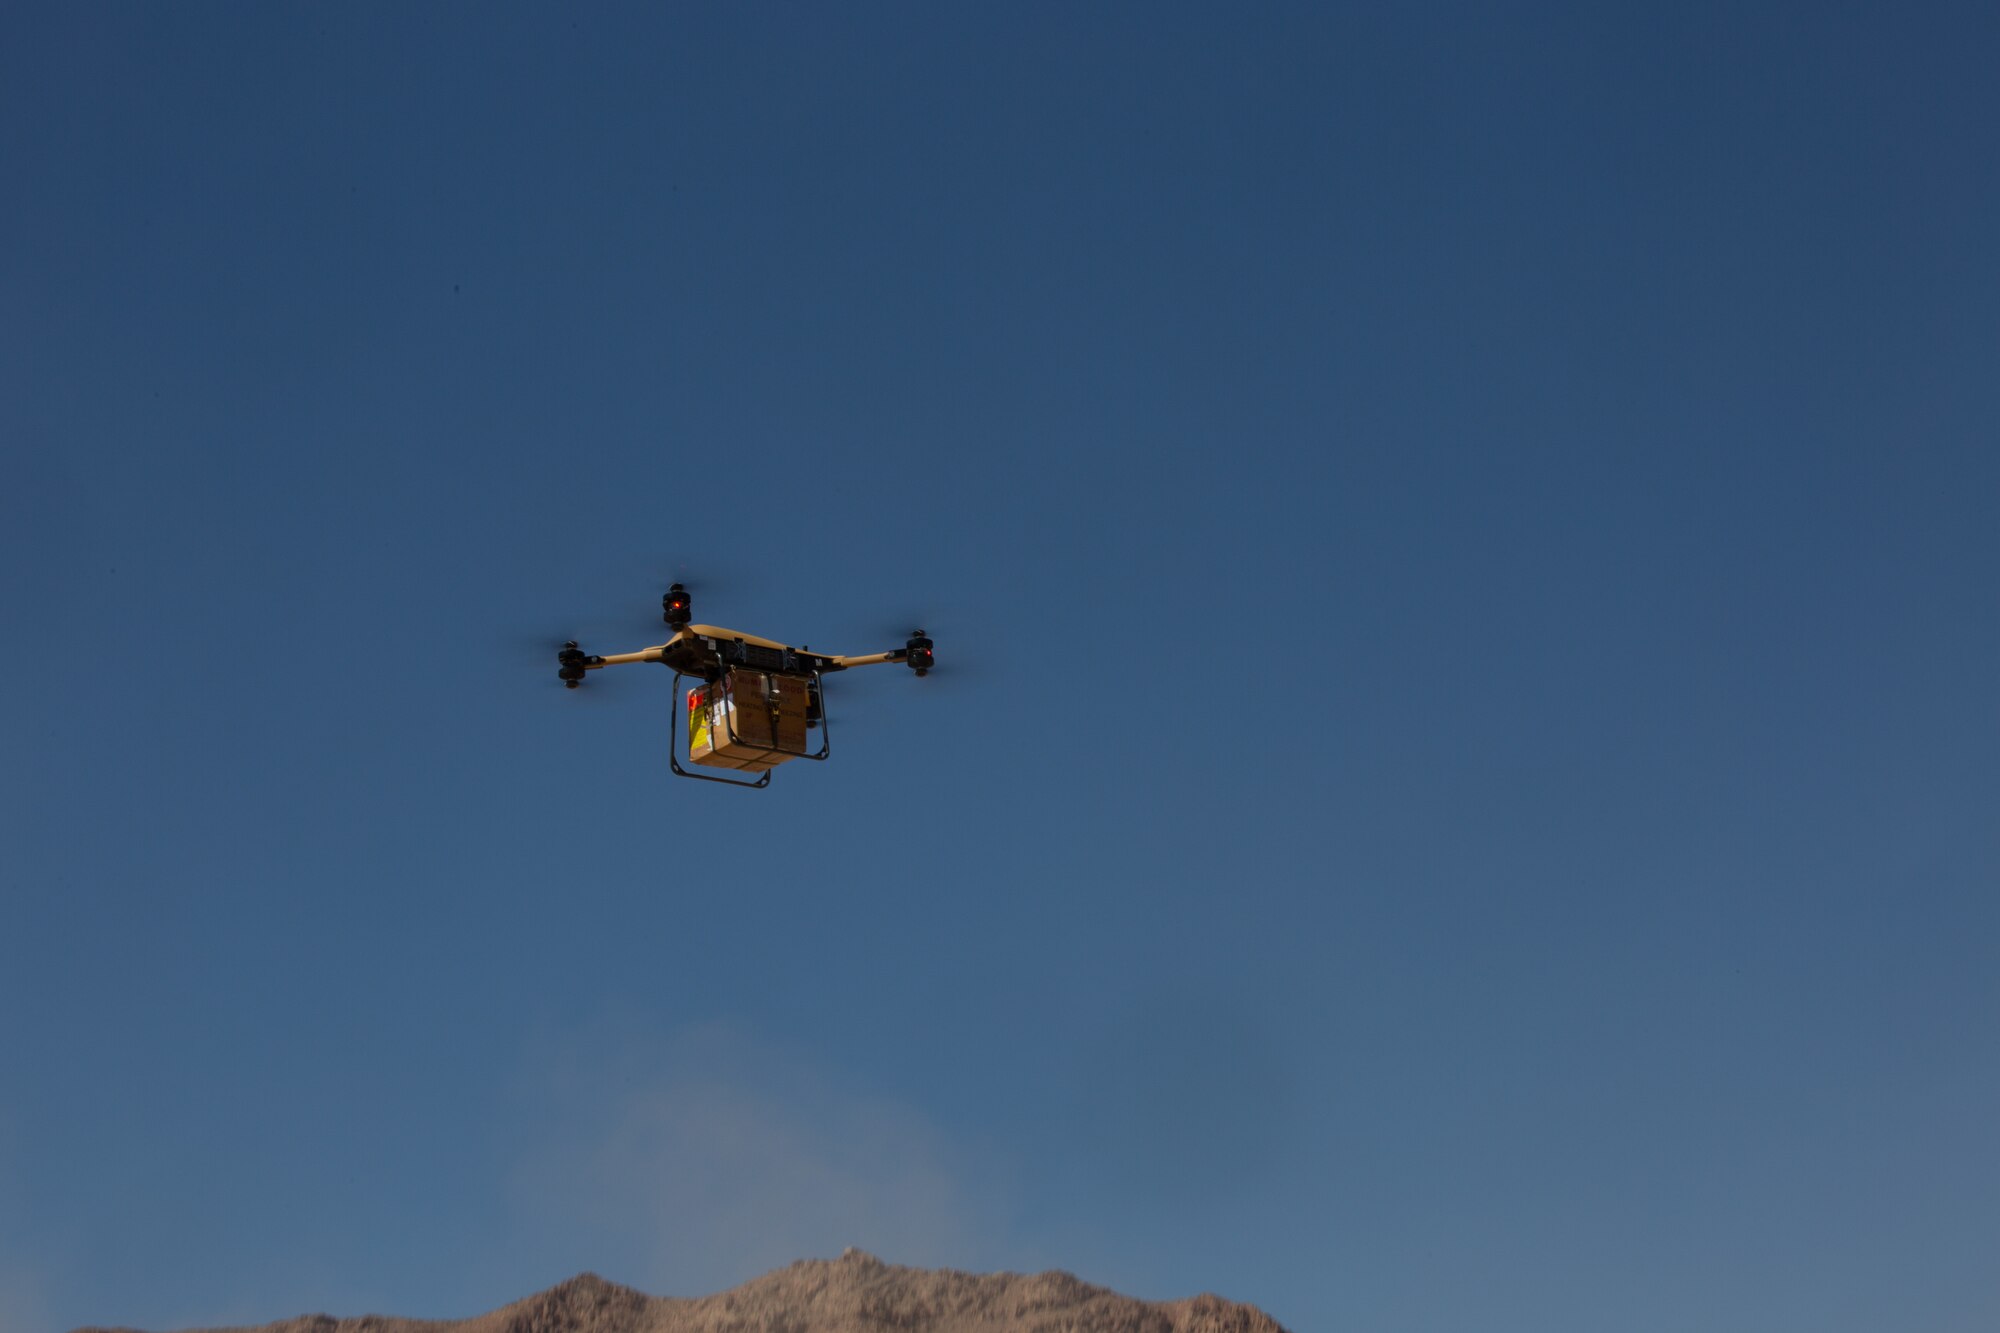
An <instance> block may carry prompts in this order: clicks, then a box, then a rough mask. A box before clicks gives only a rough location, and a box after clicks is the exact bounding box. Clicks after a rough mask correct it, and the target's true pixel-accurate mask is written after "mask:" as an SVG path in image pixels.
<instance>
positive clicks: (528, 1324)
mask: <svg viewBox="0 0 2000 1333" xmlns="http://www.w3.org/2000/svg"><path fill="white" fill-rule="evenodd" d="M77 1333H131V1330H112V1329H79V1330H77ZM190 1333H1285V1330H1284V1329H1283V1328H1282V1327H1280V1326H1279V1324H1278V1323H1277V1321H1276V1320H1274V1319H1272V1318H1271V1317H1270V1316H1269V1315H1267V1314H1265V1313H1264V1312H1263V1311H1261V1310H1259V1309H1257V1308H1256V1307H1255V1306H1252V1305H1241V1304H1237V1303H1235V1302H1232V1301H1226V1300H1223V1299H1222V1298H1221V1297H1220V1296H1214V1295H1208V1294H1204V1295H1200V1296H1191V1297H1188V1298H1187V1299H1185V1300H1178V1301H1142V1300H1137V1299H1135V1298H1133V1297H1130V1296H1121V1295H1119V1294H1118V1293H1116V1292H1113V1291H1110V1290H1107V1289H1106V1288H1103V1287H1093V1286H1091V1285H1090V1284H1089V1283H1087V1282H1083V1281H1081V1280H1079V1279H1078V1278H1076V1277H1074V1276H1072V1275H1071V1274H1068V1273H1063V1272H1055V1271H1051V1272H1046V1273H1031V1274H1022V1273H962V1272H959V1271H957V1270H956V1269H950V1268H940V1269H926V1268H905V1267H901V1266H899V1265H895V1264H887V1263H884V1262H882V1261H881V1260H880V1259H877V1258H876V1257H875V1256H874V1255H872V1254H864V1253H863V1252H861V1251H860V1250H849V1251H847V1252H846V1253H845V1254H843V1255H841V1256H840V1258H838V1259H832V1260H826V1259H805V1260H801V1261H800V1262H798V1263H795V1264H793V1265H791V1266H790V1267H788V1268H781V1269H778V1270H777V1271H775V1272H771V1273H766V1274H765V1275H764V1276H762V1277H759V1278H753V1279H752V1280H750V1281H749V1282H746V1283H744V1284H743V1285H742V1286H740V1287H733V1288H731V1289H730V1290H728V1291H724V1292H719V1293H717V1294H716V1295H713V1296H704V1297H700V1298H697V1299H681V1298H677V1297H671V1296H648V1295H646V1294H644V1293H643V1292H639V1291H634V1290H633V1289H632V1288H630V1287H623V1286H620V1285H618V1284H617V1283H615V1282H607V1281H606V1280H605V1279H603V1278H601V1277H598V1276H597V1275H596V1274H595V1273H584V1274H581V1275H579V1276H577V1277H573V1278H571V1279H569V1280H568V1281H567V1282H563V1283H560V1284H558V1285H556V1286H554V1287H551V1288H549V1289H548V1290H547V1291H543V1292H538V1293H537V1294H535V1295H533V1296H529V1297H527V1298H526V1299H524V1300H519V1301H515V1302H514V1303H513V1304H512V1305H507V1306H503V1307H501V1308H500V1309H498V1310H494V1311H491V1312H490V1313H487V1314H483V1315H475V1316H473V1317H472V1318H470V1319H438V1320H428V1319H397V1318H393V1317H390V1316H385V1315H362V1316H360V1317H358V1318H347V1319H336V1318H334V1317H333V1316H332V1315H324V1314H316V1315H301V1316H300V1317H298V1318H296V1319H286V1320H281V1321H279V1322H277V1323H275V1324H266V1325H264V1326H262V1327H261V1328H258V1329H234V1330H222V1329H213V1330H190Z"/></svg>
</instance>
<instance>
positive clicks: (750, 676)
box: [688, 670, 807, 773]
mask: <svg viewBox="0 0 2000 1333" xmlns="http://www.w3.org/2000/svg"><path fill="white" fill-rule="evenodd" d="M806 705H807V685H806V682H805V680H803V679H802V678H800V677H797V676H777V675H772V674H770V673H768V672H763V671H749V670H736V671H732V672H730V673H729V674H728V675H727V676H726V677H724V678H723V679H722V680H720V681H715V682H712V683H710V684H707V685H703V686H701V687H699V688H696V689H692V690H689V691H688V758H689V759H690V760H691V761H693V762H694V763H697V764H705V765H707V766H709V767H711V768H733V769H738V770H741V771H743V772H747V773H761V772H763V771H765V770H766V769H771V768H775V767H777V766H778V765H779V764H782V763H784V762H786V761H787V760H789V759H792V758H794V757H796V756H798V755H802V754H804V753H805V752H806V730H807V728H806Z"/></svg>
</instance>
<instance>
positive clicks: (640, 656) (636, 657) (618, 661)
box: [584, 645, 666, 671]
mask: <svg viewBox="0 0 2000 1333" xmlns="http://www.w3.org/2000/svg"><path fill="white" fill-rule="evenodd" d="M665 651H666V648H665V646H664V645H662V646H661V647H658V648H641V649H640V650H639V651H638V652H636V653H611V654H608V655H606V656H604V657H593V658H591V659H590V660H588V661H586V662H585V663H584V665H585V666H586V667H588V668H590V669H591V670H593V671H595V670H596V669H597V668H598V667H608V666H624V665H625V664H626V663H627V662H657V661H659V660H660V657H661V655H662V654H663V653H664V652H665Z"/></svg>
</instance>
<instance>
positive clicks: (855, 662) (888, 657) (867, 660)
mask: <svg viewBox="0 0 2000 1333" xmlns="http://www.w3.org/2000/svg"><path fill="white" fill-rule="evenodd" d="M909 655H910V650H909V649H907V648H897V649H895V650H894V651H892V652H886V653H868V654H865V655H863V656H861V657H836V658H834V659H833V660H834V663H835V664H836V666H837V667H838V668H839V669H841V670H845V669H846V668H848V667H861V666H875V665H877V664H878V663H881V662H901V661H903V660H904V659H905V658H907V657H908V656H909Z"/></svg>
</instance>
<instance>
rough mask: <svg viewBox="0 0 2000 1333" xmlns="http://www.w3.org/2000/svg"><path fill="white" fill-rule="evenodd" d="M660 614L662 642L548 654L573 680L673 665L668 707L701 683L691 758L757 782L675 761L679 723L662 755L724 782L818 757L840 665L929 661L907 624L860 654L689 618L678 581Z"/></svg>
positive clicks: (574, 683)
mask: <svg viewBox="0 0 2000 1333" xmlns="http://www.w3.org/2000/svg"><path fill="white" fill-rule="evenodd" d="M660 613H661V614H660V618H661V619H662V620H664V621H665V622H666V623H667V624H668V625H670V626H672V627H673V630H674V636H673V637H672V638H671V639H668V640H667V641H666V642H665V643H662V644H658V645H656V646H654V647H651V648H641V649H640V650H639V651H638V652H636V653H613V654H611V655H608V656H603V657H600V656H598V655H597V654H595V653H586V652H584V651H583V649H582V648H580V647H578V646H577V643H576V641H575V640H574V639H572V640H570V641H569V642H568V643H565V644H564V645H563V646H562V650H561V651H560V652H558V653H557V654H556V662H557V664H558V666H559V668H560V669H559V670H558V671H557V672H556V675H557V677H558V678H560V679H561V681H562V683H563V685H564V686H565V687H566V688H568V689H572V690H574V689H576V688H578V687H579V686H581V685H582V684H583V682H584V678H585V676H586V675H588V674H589V673H590V672H592V671H596V670H599V669H600V668H603V667H610V666H624V665H625V664H627V663H629V662H658V663H660V664H661V665H662V666H668V667H672V668H673V671H674V698H675V700H676V707H675V714H676V718H678V714H679V712H680V708H679V700H680V697H681V681H682V680H683V679H684V678H688V677H692V678H694V679H695V680H698V681H699V682H701V683H700V684H699V685H697V686H695V687H694V688H692V689H690V690H689V691H688V692H687V730H688V737H687V746H688V759H689V761H690V762H691V763H694V764H698V765H700V766H702V767H705V768H720V769H733V770H735V771H737V772H742V773H758V774H760V776H759V777H758V778H757V779H756V781H754V782H752V781H747V780H745V779H742V778H725V777H719V776H717V775H715V774H712V773H691V772H689V771H688V770H687V769H685V768H682V767H681V763H680V754H679V751H680V747H681V740H680V727H679V723H678V721H677V720H676V721H675V722H674V723H672V724H670V728H669V733H668V734H669V748H668V750H667V762H668V763H669V765H670V766H671V767H672V769H673V771H674V773H675V774H676V775H677V776H679V777H684V778H699V779H701V780H702V781H704V782H720V783H723V784H724V785H725V786H731V787H753V788H754V787H767V786H769V785H770V783H771V770H772V769H774V768H776V767H777V766H778V765H779V764H782V763H786V762H788V761H790V760H793V759H825V758H826V757H827V753H828V751H829V748H830V742H829V740H828V728H827V725H826V707H825V704H824V701H823V698H822V693H821V678H822V677H824V676H827V675H830V674H832V673H833V672H836V671H845V670H847V669H848V668H849V667H862V666H874V665H876V664H877V663H881V662H901V663H903V664H904V665H905V666H907V667H909V668H910V669H911V670H912V671H914V672H916V673H917V674H918V675H919V676H923V675H928V674H929V673H930V670H931V668H932V667H934V666H936V665H937V656H936V654H935V653H934V652H933V651H932V645H931V641H930V639H929V638H928V637H926V636H925V634H924V632H923V631H922V630H916V631H914V632H912V633H911V635H910V637H909V641H908V642H907V643H905V644H904V645H903V646H902V647H901V648H895V649H891V650H890V651H888V652H886V653H868V654H865V655H863V656H860V657H842V656H839V655H838V654H833V653H814V652H808V651H806V649H805V648H803V647H799V648H792V647H789V646H787V645H785V644H782V643H777V642H774V641H773V640H770V639H765V638H759V637H758V636H757V635H755V634H743V633H740V632H738V631H736V630H733V629H722V628H720V627H718V626H715V625H695V624H691V623H690V622H691V621H692V620H693V618H694V614H693V609H692V602H691V600H690V599H689V597H688V590H687V589H686V588H685V587H683V586H682V585H681V584H678V583H676V584H674V585H673V586H672V587H671V588H668V589H667V593H666V596H664V597H662V598H661V599H660ZM812 730H817V731H818V732H819V737H820V744H819V749H818V750H816V751H814V750H809V749H808V748H807V746H806V733H807V732H808V731H812Z"/></svg>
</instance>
